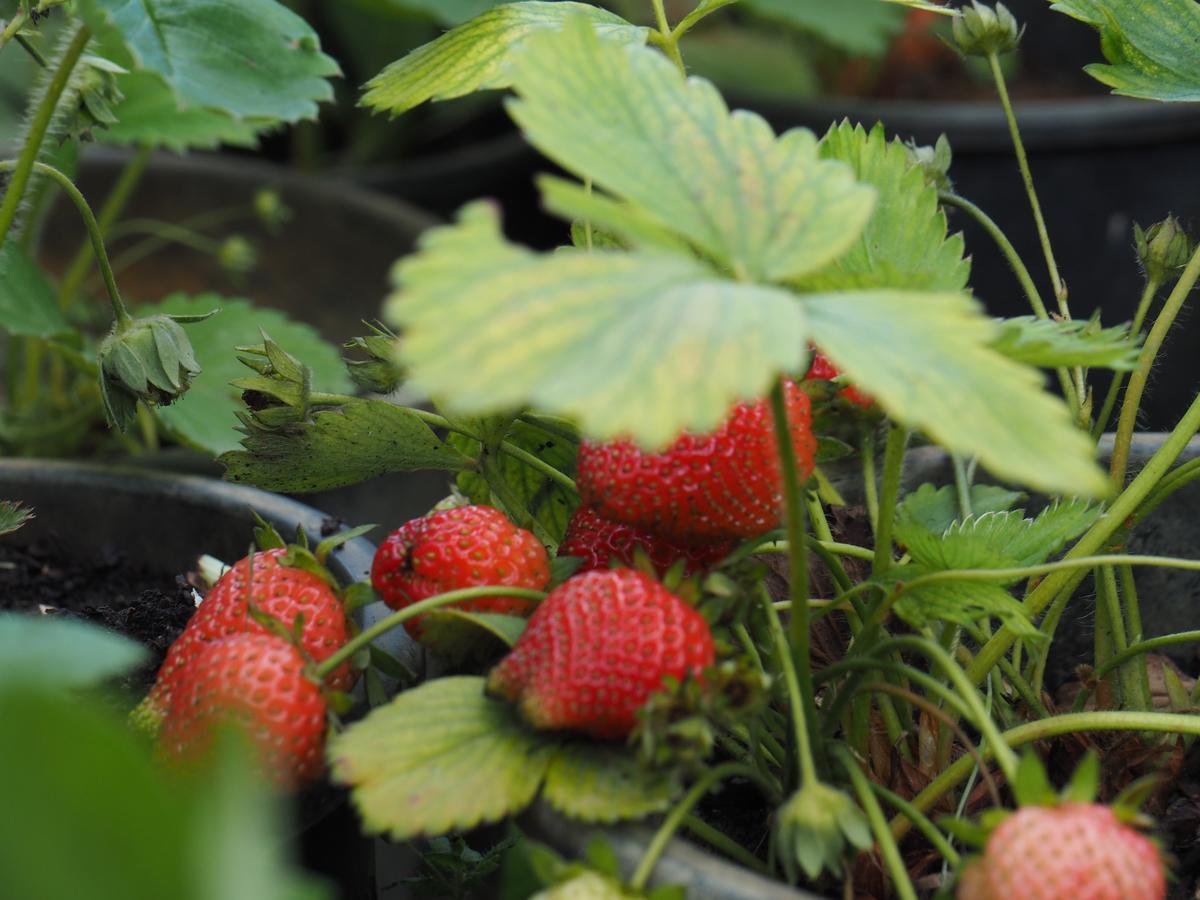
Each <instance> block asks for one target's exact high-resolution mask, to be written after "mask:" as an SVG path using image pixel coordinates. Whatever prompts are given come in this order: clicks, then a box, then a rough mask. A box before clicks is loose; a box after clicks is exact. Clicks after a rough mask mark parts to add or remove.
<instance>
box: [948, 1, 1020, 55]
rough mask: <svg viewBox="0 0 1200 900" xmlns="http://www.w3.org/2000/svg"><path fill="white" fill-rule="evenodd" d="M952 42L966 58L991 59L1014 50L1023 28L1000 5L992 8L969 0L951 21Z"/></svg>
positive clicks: (1005, 8)
mask: <svg viewBox="0 0 1200 900" xmlns="http://www.w3.org/2000/svg"><path fill="white" fill-rule="evenodd" d="M953 30H954V42H955V43H956V44H957V45H958V49H959V51H960V52H962V53H963V54H965V55H967V56H991V55H992V54H998V53H1008V52H1009V51H1010V50H1015V49H1016V48H1017V44H1018V43H1020V41H1021V35H1022V34H1023V33H1024V31H1025V29H1024V28H1022V27H1021V26H1020V25H1018V24H1017V20H1016V19H1015V18H1014V17H1013V14H1012V13H1010V12H1009V11H1008V7H1006V6H1005V5H1004V4H1003V3H997V4H996V7H995V9H993V8H992V7H990V6H984V5H983V4H982V3H979V2H978V0H972V3H971V5H970V6H963V8H962V9H960V10H959V11H958V13H957V14H956V15H955V16H954V20H953Z"/></svg>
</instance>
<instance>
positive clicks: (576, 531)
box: [558, 506, 733, 575]
mask: <svg viewBox="0 0 1200 900" xmlns="http://www.w3.org/2000/svg"><path fill="white" fill-rule="evenodd" d="M639 548H640V549H641V550H642V551H643V552H644V553H645V554H646V556H647V557H648V558H649V560H650V562H651V563H652V564H653V565H654V568H655V570H656V571H658V572H659V573H662V572H666V571H667V570H668V569H670V568H671V566H672V565H674V564H675V563H676V562H677V561H678V560H681V559H682V560H684V568H683V574H684V575H693V574H696V573H698V572H703V571H705V570H706V569H709V568H711V567H712V566H714V565H716V564H717V563H718V562H720V561H721V560H722V559H723V558H724V557H725V556H727V555H728V554H729V552H730V550H732V549H733V543H732V542H731V541H716V542H714V543H710V544H698V545H695V546H689V545H687V544H680V543H677V542H675V541H671V540H667V539H666V538H662V537H658V536H656V535H653V534H651V533H650V532H648V531H642V530H640V529H638V528H634V527H633V526H632V525H625V524H622V523H621V522H611V521H609V520H608V519H606V518H604V517H603V516H602V515H600V513H598V512H596V511H595V510H594V509H589V508H588V507H586V506H580V507H579V508H578V509H576V510H575V512H574V513H573V514H572V516H571V519H570V521H568V522H567V533H566V536H565V537H564V538H563V542H562V543H561V544H560V545H559V547H558V555H559V556H577V557H579V558H580V559H582V560H583V565H581V566H580V567H579V570H578V571H579V572H580V573H582V572H590V571H591V570H592V569H606V568H608V567H609V565H610V564H611V563H612V562H613V561H614V560H616V561H617V562H620V563H624V564H625V565H627V566H632V565H633V564H634V553H635V551H636V550H637V549H639Z"/></svg>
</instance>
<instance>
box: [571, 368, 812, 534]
mask: <svg viewBox="0 0 1200 900" xmlns="http://www.w3.org/2000/svg"><path fill="white" fill-rule="evenodd" d="M786 402H787V410H788V422H789V429H790V432H791V438H792V447H793V448H794V450H795V454H796V460H797V465H798V466H799V469H800V473H799V474H800V478H801V479H802V480H803V479H806V478H808V476H809V475H811V474H812V470H813V457H814V455H815V453H816V449H817V441H816V438H815V437H814V436H813V433H812V414H811V407H810V404H809V399H808V397H807V395H805V394H804V392H803V391H801V390H800V388H799V387H798V386H797V385H796V384H795V383H793V382H791V381H789V382H787V385H786ZM578 484H579V492H580V496H581V498H582V500H583V503H584V504H585V505H586V506H590V507H592V508H593V509H595V510H596V512H598V513H599V514H600V515H602V516H603V517H605V518H606V519H610V520H612V521H614V522H622V523H624V524H626V525H632V526H634V527H635V528H639V529H642V530H644V531H648V532H651V533H653V534H656V535H660V536H662V537H665V538H668V539H670V540H673V541H679V542H683V543H705V542H712V541H717V540H728V539H736V538H752V537H757V536H758V535H760V534H762V533H763V532H765V531H769V530H770V529H772V528H774V527H776V526H777V525H778V524H779V522H780V518H781V509H782V487H781V481H780V469H779V460H778V456H777V453H776V446H775V434H774V429H773V419H772V416H771V411H770V407H769V404H768V402H767V401H766V400H758V401H755V402H753V403H739V404H737V405H736V406H734V407H733V409H732V410H731V411H730V414H729V416H728V418H727V419H726V420H725V421H724V423H722V424H721V426H720V427H718V428H717V429H716V430H715V431H712V432H710V433H708V434H699V435H698V434H684V435H681V436H680V437H679V438H678V439H677V440H676V441H675V442H674V443H673V444H671V446H669V447H668V448H667V449H666V450H663V451H662V452H661V453H648V452H645V451H643V450H642V449H640V448H639V447H638V446H637V445H636V444H634V443H633V442H632V441H627V440H620V441H610V442H607V443H592V442H588V441H584V442H583V444H581V445H580V448H579V475H578Z"/></svg>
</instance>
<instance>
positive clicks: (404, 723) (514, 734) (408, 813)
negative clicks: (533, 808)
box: [328, 677, 554, 840]
mask: <svg viewBox="0 0 1200 900" xmlns="http://www.w3.org/2000/svg"><path fill="white" fill-rule="evenodd" d="M553 751H554V746H553V744H551V743H548V742H546V741H545V740H544V739H542V738H540V737H539V736H537V735H535V734H534V733H532V732H530V731H528V730H527V729H525V728H524V727H523V726H522V725H521V724H520V723H519V722H518V721H517V720H516V718H515V716H514V714H513V713H512V712H511V710H510V708H509V706H508V705H507V704H505V703H503V702H500V701H496V700H492V699H490V698H488V697H487V696H485V695H484V692H483V679H482V678H471V677H457V678H440V679H437V680H436V681H430V682H427V683H425V684H423V685H421V686H420V687H417V688H414V689H413V690H411V691H406V692H404V693H402V694H400V695H399V696H397V697H396V699H395V700H393V701H392V702H391V703H389V704H388V705H387V706H382V707H379V708H377V709H375V710H374V711H373V712H372V713H371V714H370V715H369V716H367V718H366V719H364V720H363V721H361V722H358V723H356V724H354V725H351V726H350V727H349V728H348V729H347V730H346V731H344V732H343V733H342V734H340V735H338V736H337V737H335V738H334V739H333V740H332V741H331V742H330V746H329V751H328V752H329V758H330V763H331V766H332V770H333V777H334V779H335V780H336V781H338V782H340V783H341V784H345V785H348V786H349V787H350V788H351V789H352V796H353V800H354V804H355V806H357V808H358V811H359V814H360V815H361V816H362V819H363V823H364V825H365V826H366V828H367V830H369V831H372V832H377V833H386V834H388V835H390V836H391V837H392V838H393V839H394V840H408V839H409V838H413V837H416V836H417V835H422V834H423V835H438V834H444V833H446V832H448V831H466V830H468V829H470V828H473V827H475V826H476V825H479V824H480V823H483V822H495V821H498V820H500V819H502V818H504V817H505V816H507V815H509V814H511V813H514V812H517V811H519V810H521V809H523V808H524V807H525V806H527V805H528V804H529V803H530V801H532V800H533V797H534V795H535V794H536V793H537V789H538V786H539V785H540V784H541V782H542V778H543V776H544V775H545V773H546V768H547V766H548V765H549V764H550V757H551V755H552V753H553Z"/></svg>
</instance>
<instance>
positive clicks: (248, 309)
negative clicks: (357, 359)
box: [137, 294, 351, 456]
mask: <svg viewBox="0 0 1200 900" xmlns="http://www.w3.org/2000/svg"><path fill="white" fill-rule="evenodd" d="M214 309H219V310H220V312H219V313H217V315H215V316H213V317H212V318H209V319H205V320H204V321H203V322H196V323H194V324H190V325H186V326H184V327H185V330H186V332H187V336H188V338H189V339H190V340H191V342H192V349H193V350H194V351H195V353H196V359H197V360H199V362H200V368H201V372H200V374H199V375H197V376H196V378H195V380H194V381H193V383H192V386H191V387H190V388H188V392H187V393H186V394H184V395H183V397H181V398H180V399H179V400H177V401H175V403H174V404H172V405H171V406H166V407H160V408H159V409H158V411H157V414H158V417H159V419H160V420H161V421H162V422H163V423H164V424H165V425H166V426H167V427H168V428H169V429H171V431H172V432H173V433H174V434H175V435H176V437H178V438H179V439H180V440H181V441H183V442H184V443H186V444H189V445H190V446H193V447H195V448H197V449H200V450H204V451H206V452H209V453H212V454H213V455H214V456H215V455H217V454H219V453H223V452H225V451H227V450H235V449H237V447H238V441H239V438H240V437H241V436H240V434H239V433H238V419H237V413H238V411H239V410H240V409H241V408H242V403H241V398H240V391H238V390H237V389H236V388H234V387H231V386H230V382H231V381H234V380H235V379H237V378H240V377H242V376H243V375H245V374H246V371H247V370H246V368H245V367H244V366H243V365H242V364H241V363H240V362H238V358H237V353H236V352H235V351H234V348H235V347H241V346H246V345H248V344H255V343H261V342H262V331H266V332H267V334H269V335H271V337H272V338H274V339H275V340H276V341H277V342H278V343H280V344H282V345H283V346H284V347H286V348H288V349H289V350H291V351H292V352H294V353H295V355H296V356H298V357H300V358H301V359H303V360H304V362H305V363H306V364H307V365H308V366H309V367H310V368H311V369H312V372H313V388H314V389H315V390H322V391H346V390H349V389H350V387H351V383H350V379H349V376H347V375H346V370H345V367H344V366H343V365H342V359H341V355H340V354H339V352H338V350H337V349H336V348H335V347H333V346H332V345H331V344H329V343H327V342H326V341H324V340H322V339H321V337H320V336H319V335H318V334H317V333H316V331H315V330H313V328H312V327H310V326H308V325H305V324H303V323H301V322H295V321H293V320H291V319H289V318H287V316H285V315H284V314H283V313H281V312H279V311H278V310H274V309H267V308H265V307H261V306H254V305H253V304H252V303H251V302H250V301H249V300H242V299H238V298H229V297H222V296H219V295H217V294H198V295H196V296H194V297H192V296H188V295H186V294H172V295H171V296H169V297H166V298H165V299H163V300H162V301H160V302H159V303H155V304H153V305H152V306H142V307H139V308H138V309H137V314H138V315H156V314H158V313H170V314H172V315H201V314H203V313H207V312H211V311H212V310H214ZM260 329H261V330H260Z"/></svg>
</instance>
